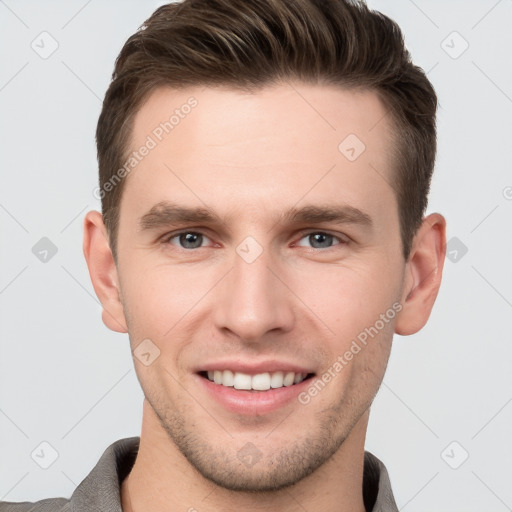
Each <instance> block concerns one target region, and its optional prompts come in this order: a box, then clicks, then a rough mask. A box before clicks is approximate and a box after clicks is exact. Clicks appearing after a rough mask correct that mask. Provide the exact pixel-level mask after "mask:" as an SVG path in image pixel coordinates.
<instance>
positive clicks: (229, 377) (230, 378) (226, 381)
mask: <svg viewBox="0 0 512 512" xmlns="http://www.w3.org/2000/svg"><path fill="white" fill-rule="evenodd" d="M234 383H235V376H234V375H233V372H232V371H231V370H224V371H223V372H222V384H223V385H224V386H233V385H234Z"/></svg>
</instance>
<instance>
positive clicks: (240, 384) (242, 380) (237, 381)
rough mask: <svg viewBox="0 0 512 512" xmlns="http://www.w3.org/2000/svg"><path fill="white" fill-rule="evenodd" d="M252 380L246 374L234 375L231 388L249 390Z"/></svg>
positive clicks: (237, 373)
mask: <svg viewBox="0 0 512 512" xmlns="http://www.w3.org/2000/svg"><path fill="white" fill-rule="evenodd" d="M251 381H252V379H251V376H250V375H247V374H246V373H239V372H236V373H235V378H234V380H233V387H234V388H235V389H251V385H252V382H251Z"/></svg>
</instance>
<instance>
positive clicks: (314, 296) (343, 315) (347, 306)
mask: <svg viewBox="0 0 512 512" xmlns="http://www.w3.org/2000/svg"><path fill="white" fill-rule="evenodd" d="M292 282H293V285H292V286H291V288H292V289H293V290H294V292H295V293H296V294H297V296H298V297H300V298H301V300H302V301H303V303H304V304H306V305H307V306H308V308H310V309H311V311H313V313H314V314H315V315H316V317H317V319H319V320H320V324H322V325H323V326H324V327H325V330H326V333H328V335H329V337H332V338H333V339H335V340H337V343H345V342H348V343H350V341H351V340H352V339H353V338H354V337H356V336H357V335H358V334H359V333H360V332H362V331H364V329H365V328H369V327H371V326H373V325H374V324H375V322H377V321H379V319H380V315H381V314H385V313H386V311H388V310H389V308H391V307H392V305H393V303H394V302H395V301H396V298H397V297H399V290H400V286H399V284H400V278H399V269H398V268H397V269H395V270H393V269H390V268H389V267H388V268H386V269H382V268H379V266H378V265H377V264H375V262H373V263H372V262H370V263H368V262H366V263H363V262H355V263H353V264H349V263H347V264H343V266H342V265H339V266H337V267H336V266H334V265H325V267H323V268H322V266H320V265H317V266H316V267H311V266H310V267H309V269H305V270H304V272H300V273H297V275H295V277H294V278H293V281H292ZM392 313H393V312H391V314H390V315H388V316H392V317H393V318H394V315H393V314H392ZM393 318H387V319H388V320H393ZM317 323H318V321H317ZM390 323H391V324H392V323H393V322H386V328H388V327H389V324H390ZM379 327H381V326H380V323H379ZM380 330H386V329H385V328H383V327H382V328H381V329H380ZM340 348H342V347H340Z"/></svg>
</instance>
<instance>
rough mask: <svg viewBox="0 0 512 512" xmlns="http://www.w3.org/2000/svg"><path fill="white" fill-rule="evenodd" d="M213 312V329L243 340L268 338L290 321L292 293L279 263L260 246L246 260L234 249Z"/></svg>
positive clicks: (291, 318) (255, 340)
mask: <svg viewBox="0 0 512 512" xmlns="http://www.w3.org/2000/svg"><path fill="white" fill-rule="evenodd" d="M219 284H220V289H219V290H218V294H217V296H216V304H215V306H214V308H215V313H214V315H213V318H214V322H215V324H216V327H217V329H219V330H221V331H226V330H228V331H230V332H231V333H233V334H234V335H236V336H237V337H238V338H240V340H241V341H243V342H244V343H249V344H254V343H259V342H263V340H265V339H268V336H267V337H266V336H265V335H266V334H267V333H269V332H271V331H275V332H274V334H275V333H277V332H279V331H281V332H287V331H290V330H291V329H292V328H293V325H294V310H293V302H294V295H293V293H292V292H291V291H290V289H289V288H288V287H287V284H286V277H285V275H284V272H283V269H282V265H280V264H279V262H278V261H277V260H276V259H275V258H272V257H271V255H269V251H266V250H264V251H263V252H262V253H261V254H260V255H259V256H258V257H257V258H256V259H255V260H254V261H252V262H250V263H249V262H248V261H246V260H245V259H244V258H243V257H241V256H240V255H239V254H238V253H235V255H234V258H233V268H232V269H231V271H230V272H229V273H228V274H227V275H226V277H225V278H224V279H223V280H222V281H221V283H219Z"/></svg>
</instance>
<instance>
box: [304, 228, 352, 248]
mask: <svg viewBox="0 0 512 512" xmlns="http://www.w3.org/2000/svg"><path fill="white" fill-rule="evenodd" d="M304 239H307V240H308V241H309V242H310V243H311V244H312V247H313V249H329V248H330V247H332V246H333V245H332V242H333V240H338V241H339V242H340V244H338V245H343V244H346V243H347V240H346V239H344V238H342V237H339V236H335V235H331V234H330V233H326V232H324V231H311V232H309V233H306V234H305V236H303V237H302V238H301V240H304ZM297 245H299V246H301V247H304V246H303V245H302V244H301V243H300V242H299V243H298V244H297Z"/></svg>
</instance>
